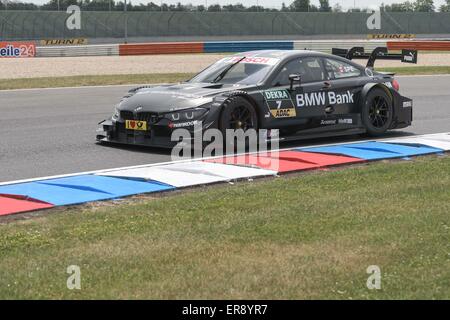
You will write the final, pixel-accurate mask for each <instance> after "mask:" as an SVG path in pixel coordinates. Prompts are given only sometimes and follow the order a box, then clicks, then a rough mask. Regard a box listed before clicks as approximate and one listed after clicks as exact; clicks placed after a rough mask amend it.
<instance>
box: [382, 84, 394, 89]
mask: <svg viewBox="0 0 450 320" xmlns="http://www.w3.org/2000/svg"><path fill="white" fill-rule="evenodd" d="M384 85H385V86H386V87H388V88H391V89H392V88H393V87H392V83H391V82H384Z"/></svg>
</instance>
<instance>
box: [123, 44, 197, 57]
mask: <svg viewBox="0 0 450 320" xmlns="http://www.w3.org/2000/svg"><path fill="white" fill-rule="evenodd" d="M203 52H204V51H203V42H160V43H133V44H121V45H120V46H119V55H121V56H130V55H145V54H167V53H203Z"/></svg>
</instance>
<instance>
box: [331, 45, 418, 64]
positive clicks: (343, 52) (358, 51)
mask: <svg viewBox="0 0 450 320" xmlns="http://www.w3.org/2000/svg"><path fill="white" fill-rule="evenodd" d="M332 53H333V55H335V56H339V57H342V58H346V59H348V60H353V59H368V61H367V67H368V68H373V67H374V65H375V61H376V60H400V61H401V62H405V63H417V54H418V52H417V50H407V49H403V50H402V53H401V54H395V53H388V49H387V48H386V47H378V48H376V49H375V50H373V51H372V53H365V52H364V48H363V47H353V48H351V49H350V50H347V49H338V48H333V50H332Z"/></svg>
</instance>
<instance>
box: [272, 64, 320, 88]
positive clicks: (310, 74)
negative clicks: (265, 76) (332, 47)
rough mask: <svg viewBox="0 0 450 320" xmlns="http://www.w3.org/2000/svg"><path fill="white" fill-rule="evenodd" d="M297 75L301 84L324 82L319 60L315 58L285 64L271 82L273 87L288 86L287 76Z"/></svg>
mask: <svg viewBox="0 0 450 320" xmlns="http://www.w3.org/2000/svg"><path fill="white" fill-rule="evenodd" d="M290 74H299V75H300V76H301V79H302V83H307V82H317V81H325V80H326V78H325V73H324V70H323V69H322V66H321V64H320V59H319V58H315V57H305V58H297V59H294V60H292V61H289V62H288V63H286V64H285V65H284V66H283V68H282V69H281V71H280V73H279V74H278V75H277V77H276V78H275V80H274V81H273V85H274V86H287V85H289V75H290Z"/></svg>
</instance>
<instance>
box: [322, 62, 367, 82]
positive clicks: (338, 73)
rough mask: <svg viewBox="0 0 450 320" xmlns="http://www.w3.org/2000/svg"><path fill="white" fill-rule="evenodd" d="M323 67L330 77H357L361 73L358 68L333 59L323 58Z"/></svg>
mask: <svg viewBox="0 0 450 320" xmlns="http://www.w3.org/2000/svg"><path fill="white" fill-rule="evenodd" d="M325 69H326V70H327V73H328V78H330V79H345V78H352V77H359V76H360V75H361V71H360V70H359V69H358V68H355V67H354V66H352V65H351V64H348V63H345V62H342V61H338V60H333V59H325Z"/></svg>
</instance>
